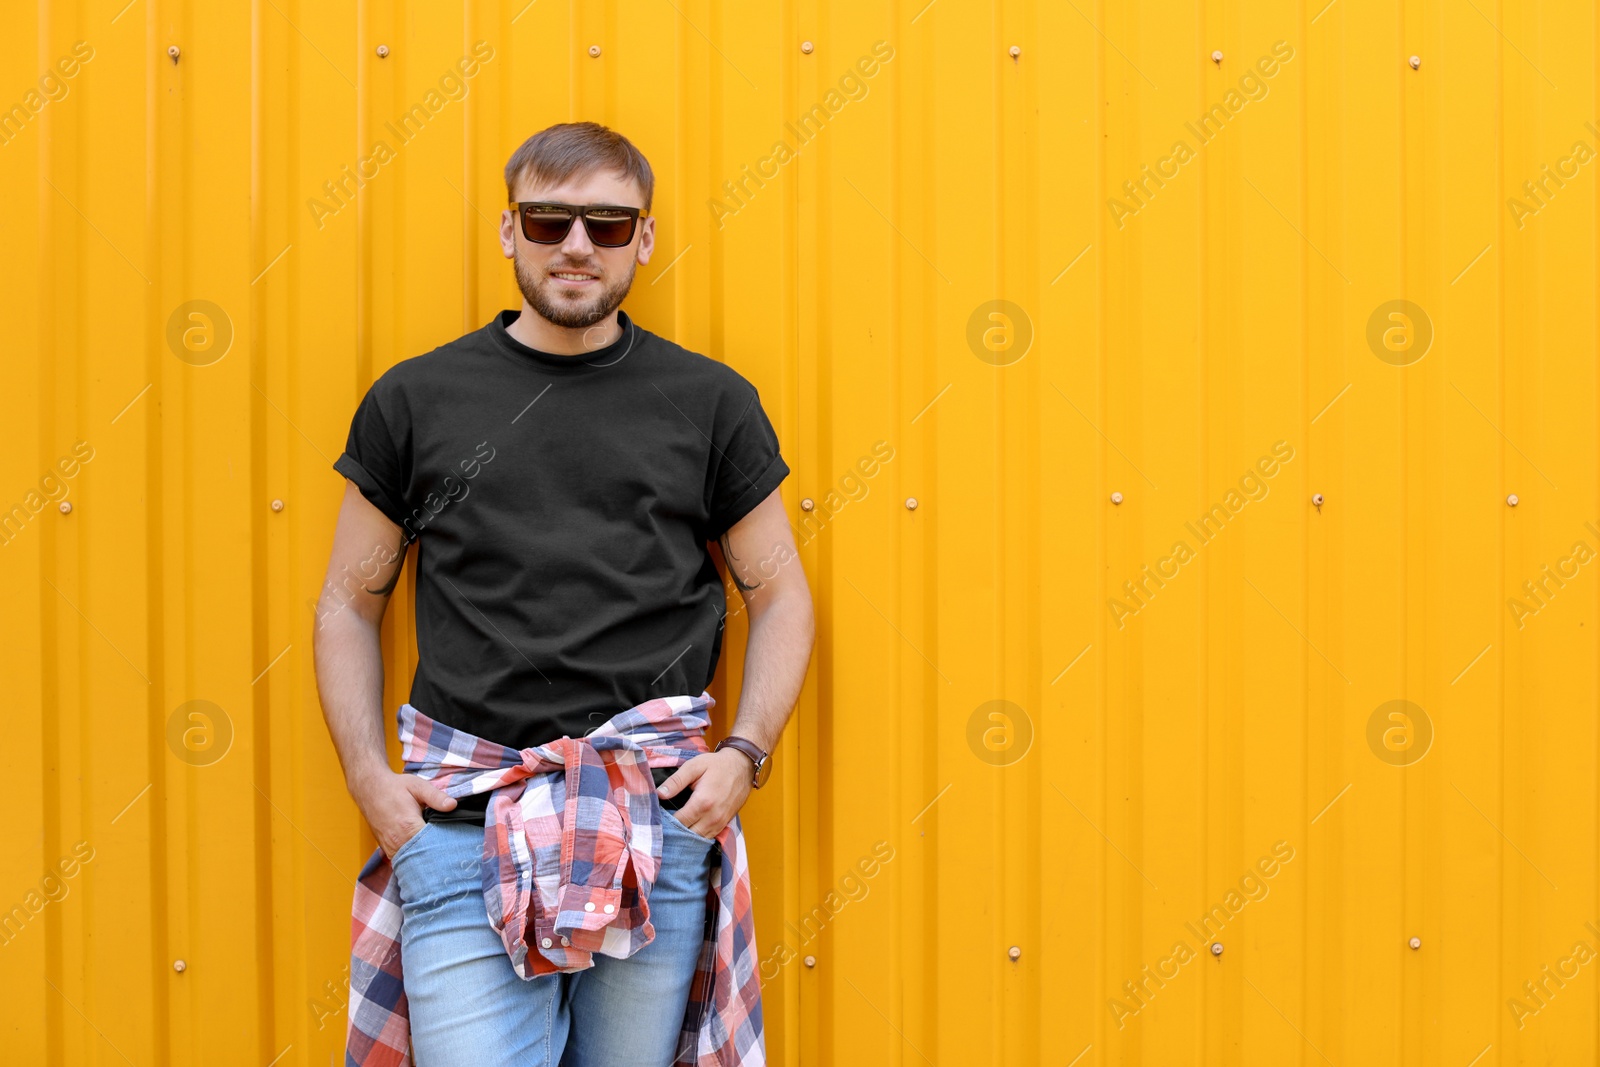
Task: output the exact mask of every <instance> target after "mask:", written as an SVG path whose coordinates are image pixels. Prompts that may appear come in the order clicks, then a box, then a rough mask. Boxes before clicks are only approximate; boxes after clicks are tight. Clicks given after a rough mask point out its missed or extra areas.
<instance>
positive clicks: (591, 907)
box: [583, 900, 594, 911]
mask: <svg viewBox="0 0 1600 1067" xmlns="http://www.w3.org/2000/svg"><path fill="white" fill-rule="evenodd" d="M583 910H584V911H593V910H594V901H592V900H591V901H589V903H587V904H585V905H584V906H583Z"/></svg>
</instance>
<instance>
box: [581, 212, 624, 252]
mask: <svg viewBox="0 0 1600 1067" xmlns="http://www.w3.org/2000/svg"><path fill="white" fill-rule="evenodd" d="M583 222H584V226H585V227H587V228H588V230H589V240H590V241H592V242H594V243H595V244H597V245H599V246H600V247H602V248H620V247H621V246H623V245H625V244H627V243H628V242H629V241H631V240H633V225H634V217H633V216H632V215H630V214H628V213H627V212H625V211H606V210H604V209H600V210H596V211H588V212H585V213H584V216H583Z"/></svg>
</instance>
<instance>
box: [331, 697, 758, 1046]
mask: <svg viewBox="0 0 1600 1067" xmlns="http://www.w3.org/2000/svg"><path fill="white" fill-rule="evenodd" d="M715 703H716V701H715V700H714V699H713V698H712V696H711V694H709V693H701V694H700V696H698V697H688V696H676V697H660V698H657V699H655V700H649V701H646V702H645V703H643V704H640V705H638V706H636V707H632V708H629V709H627V710H626V711H621V712H618V713H617V714H616V715H614V716H613V717H612V718H611V719H610V720H609V721H607V722H606V723H605V724H604V725H602V726H601V727H600V728H599V729H597V730H595V731H594V732H593V733H591V734H588V735H587V736H585V737H581V738H575V737H563V738H561V739H560V740H557V741H552V742H550V743H549V744H547V745H538V746H536V747H534V748H525V749H515V748H507V747H505V746H504V745H497V744H495V743H494V742H492V741H485V740H483V739H482V738H478V737H474V736H472V735H471V734H469V733H465V732H463V731H460V730H455V729H452V728H451V727H449V726H446V725H444V724H443V723H440V722H435V721H434V720H433V719H431V718H429V717H428V716H426V715H424V714H423V713H422V712H420V711H418V710H417V709H416V708H414V707H412V706H411V705H410V704H406V705H404V706H403V707H401V709H400V713H399V722H400V745H401V749H402V755H403V757H404V759H405V769H406V773H408V774H415V775H417V776H418V777H421V778H424V779H427V780H428V781H430V782H432V784H433V785H434V786H436V787H438V788H439V789H440V790H442V791H443V792H444V793H446V794H448V795H449V796H452V797H464V796H469V795H472V794H476V793H492V794H493V796H492V797H491V798H490V800H489V807H488V812H487V814H486V816H485V818H484V838H483V861H484V862H483V896H484V903H485V905H486V907H487V910H488V917H489V923H490V925H491V926H493V927H494V929H495V931H496V932H497V933H499V934H500V937H501V940H502V941H504V943H505V947H506V954H507V955H508V956H509V957H510V959H511V965H512V967H513V968H514V969H515V970H516V972H517V974H518V975H519V976H521V977H522V978H523V979H526V980H532V979H535V978H538V977H539V976H541V975H548V974H555V973H564V972H573V971H581V970H584V969H586V968H589V967H592V966H594V962H595V961H594V955H595V954H596V953H601V954H603V955H607V956H614V957H618V958H625V957H628V956H631V955H633V954H634V953H635V952H637V951H639V950H640V949H641V948H643V947H644V946H646V945H648V944H649V943H650V942H651V941H652V940H654V938H655V927H654V926H653V925H652V924H651V922H650V888H651V886H652V885H654V884H655V880H656V872H657V870H659V868H660V864H661V844H662V827H661V806H660V803H659V801H658V799H657V797H656V785H655V781H654V779H653V778H652V777H651V775H650V768H652V767H676V766H679V765H680V764H683V763H686V762H687V761H688V760H690V759H691V758H693V757H694V756H697V755H699V754H701V753H702V752H705V751H707V750H708V746H707V744H706V741H705V737H704V734H705V729H706V727H707V726H709V725H710V722H711V716H710V709H711V707H712V706H713V705H714V704H715ZM716 842H717V847H715V848H714V849H713V852H715V853H716V854H718V855H719V856H720V864H719V872H718V874H717V876H716V877H714V878H713V879H712V880H711V888H710V892H709V893H708V894H707V897H706V907H707V916H708V919H709V920H710V921H708V922H707V924H706V939H705V942H704V944H703V945H702V947H701V951H700V961H699V964H698V966H697V968H696V972H695V976H694V980H693V983H692V985H691V987H690V992H689V1005H688V1009H687V1011H686V1012H685V1013H684V1020H683V1029H682V1032H681V1034H680V1037H679V1042H678V1055H677V1057H676V1059H674V1060H673V1064H674V1067H764V1065H765V1063H766V1044H765V1039H764V1036H763V1031H762V1022H761V984H760V976H759V973H758V968H757V958H756V938H755V919H754V914H753V911H752V907H751V898H750V871H749V864H748V858H747V856H746V853H745V847H744V834H743V831H742V830H741V828H740V825H739V817H738V816H737V815H735V816H734V818H733V820H732V821H731V822H729V823H728V825H727V826H725V827H723V828H722V832H721V833H719V834H718V835H717V837H716ZM400 918H401V908H400V890H399V886H398V885H397V884H396V881H395V878H394V868H393V867H392V866H391V865H390V863H389V858H388V856H386V855H385V854H384V852H383V849H382V848H378V849H376V850H375V851H374V852H373V854H372V858H371V859H369V860H367V863H366V866H365V867H363V868H362V870H361V875H360V878H359V879H358V882H357V885H356V891H355V902H354V907H353V910H352V916H351V947H350V1000H349V1025H348V1029H347V1032H346V1042H345V1063H346V1065H347V1067H391V1065H401V1064H404V1063H406V1062H407V1056H408V1053H409V1046H410V1043H411V1026H410V1018H409V1014H408V1011H407V1005H406V995H405V985H404V982H403V979H402V974H401V959H400Z"/></svg>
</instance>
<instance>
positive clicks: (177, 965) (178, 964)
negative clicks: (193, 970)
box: [172, 960, 189, 974]
mask: <svg viewBox="0 0 1600 1067" xmlns="http://www.w3.org/2000/svg"><path fill="white" fill-rule="evenodd" d="M172 969H173V970H175V971H177V972H178V973H179V974H182V973H183V972H184V971H187V970H188V969H189V965H188V964H187V963H184V962H183V961H182V960H173V961H172Z"/></svg>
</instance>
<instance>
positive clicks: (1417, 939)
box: [1406, 937, 1422, 949]
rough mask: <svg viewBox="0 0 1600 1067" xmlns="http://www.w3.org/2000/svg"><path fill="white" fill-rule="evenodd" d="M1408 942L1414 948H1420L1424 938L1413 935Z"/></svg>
mask: <svg viewBox="0 0 1600 1067" xmlns="http://www.w3.org/2000/svg"><path fill="white" fill-rule="evenodd" d="M1406 944H1408V945H1410V946H1411V947H1412V948H1413V949H1419V948H1421V947H1422V938H1420V937H1413V938H1412V939H1411V940H1410V941H1408V942H1406Z"/></svg>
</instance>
